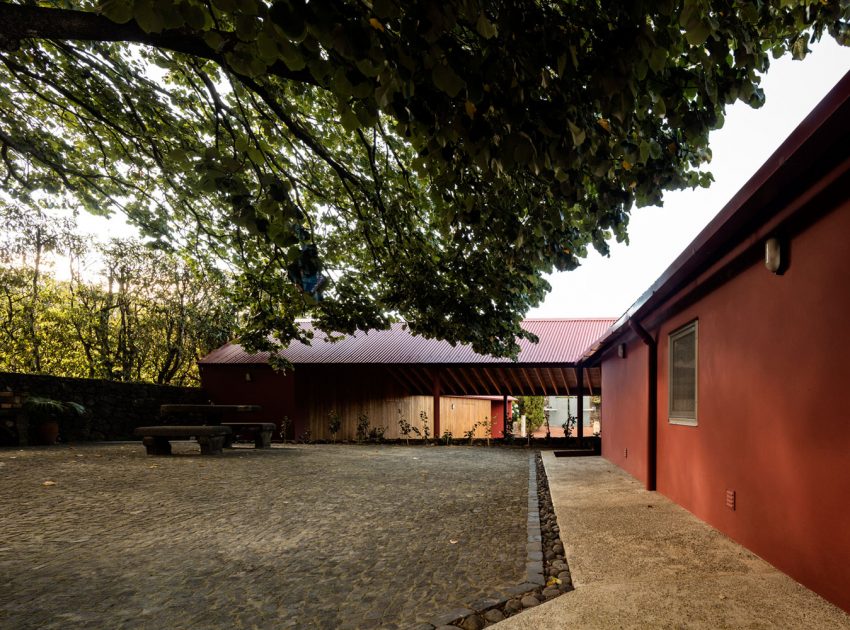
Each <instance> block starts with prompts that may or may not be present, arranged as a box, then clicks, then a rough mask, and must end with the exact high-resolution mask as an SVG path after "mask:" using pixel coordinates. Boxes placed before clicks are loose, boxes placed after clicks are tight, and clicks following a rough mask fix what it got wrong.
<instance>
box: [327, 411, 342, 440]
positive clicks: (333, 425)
mask: <svg viewBox="0 0 850 630" xmlns="http://www.w3.org/2000/svg"><path fill="white" fill-rule="evenodd" d="M341 426H342V421H341V420H340V419H339V414H338V413H337V412H336V411H334V410H331V412H330V413H329V414H328V430H329V431H330V432H331V439H332V440H333V443H334V444H336V434H337V433H339V428H340V427H341Z"/></svg>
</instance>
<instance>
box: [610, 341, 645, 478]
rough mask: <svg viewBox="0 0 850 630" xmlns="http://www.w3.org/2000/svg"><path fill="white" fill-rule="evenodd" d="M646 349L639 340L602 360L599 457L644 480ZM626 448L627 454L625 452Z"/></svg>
mask: <svg viewBox="0 0 850 630" xmlns="http://www.w3.org/2000/svg"><path fill="white" fill-rule="evenodd" d="M647 358H648V354H647V348H646V345H644V343H643V342H642V341H640V340H634V341H632V342H630V343H628V344H627V346H626V358H625V359H621V358H620V357H619V356H618V355H617V353H616V352H614V353H613V354H612V356H609V357H608V358H607V359H606V360H605V361H604V362H603V363H602V382H603V389H604V391H603V394H602V410H601V424H602V456H603V457H604V458H605V459H607V460H608V461H610V462H612V463H614V464H616V465H617V466H619V467H620V468H623V469H624V470H626V471H627V472H628V473H629V474H631V475H632V476H634V477H636V478H638V479H640V480H641V481H644V482H645V481H646V417H647V416H646V403H647V380H646V379H647ZM626 449H628V455H626Z"/></svg>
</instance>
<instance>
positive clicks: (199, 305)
mask: <svg viewBox="0 0 850 630" xmlns="http://www.w3.org/2000/svg"><path fill="white" fill-rule="evenodd" d="M57 225H65V223H64V222H62V221H57V220H56V219H51V218H50V217H49V216H47V215H45V216H43V217H42V220H41V221H40V222H39V223H38V224H37V226H36V227H37V229H38V230H39V231H40V233H42V234H50V233H54V231H55V230H57V229H58V228H57ZM29 227H32V226H29ZM18 228H19V229H20V230H21V231H20V232H16V231H10V232H8V233H7V236H8V237H9V239H10V240H13V241H14V242H15V243H17V247H18V250H17V251H18V252H19V254H20V255H19V256H18V257H17V258H15V259H11V260H7V261H6V262H5V263H4V264H0V299H2V305H3V311H2V313H3V314H2V319H0V370H7V371H16V372H32V373H48V374H55V375H58V376H78V377H86V378H106V379H113V380H121V381H147V382H154V383H161V384H188V383H194V382H197V381H198V372H197V366H196V362H197V360H198V359H199V358H201V356H203V355H204V354H206V353H207V352H209V351H210V350H212V349H214V348H216V347H218V346H220V345H221V344H223V343H225V342H226V341H227V340H228V339H229V338H230V336H231V335H232V334H233V331H234V329H235V326H236V310H235V308H234V306H233V303H232V301H231V300H230V299H229V297H228V294H229V292H230V290H231V286H230V282H229V280H228V277H227V275H226V274H225V273H224V272H222V271H221V270H219V269H217V268H214V267H208V266H205V265H204V264H202V263H198V262H196V261H192V260H187V259H182V258H180V257H178V256H175V255H173V254H168V253H165V252H161V251H154V250H151V249H150V248H148V247H145V246H143V245H142V244H141V243H139V242H137V241H133V240H112V241H110V242H108V243H105V244H101V245H99V246H97V247H92V248H91V249H85V248H83V247H82V240H83V239H82V238H81V237H80V236H79V235H78V234H75V233H73V232H70V233H67V234H65V235H64V238H65V241H66V242H71V243H75V245H74V248H73V252H71V253H72V254H73V255H72V256H71V257H70V258H69V260H70V268H71V273H70V279H69V280H57V279H56V276H55V275H54V272H53V266H54V264H55V263H54V261H53V257H52V256H51V255H49V254H44V252H43V250H42V253H41V254H39V255H36V252H38V251H39V249H38V248H39V247H41V241H39V240H38V239H31V238H28V237H26V235H25V231H26V230H27V229H29V228H28V224H23V223H22V224H19V225H18ZM64 252H65V253H66V254H67V253H69V252H70V250H68V249H66V250H64ZM54 253H55V252H54ZM36 261H38V262H36ZM36 265H37V266H36ZM95 267H100V268H101V270H100V272H99V273H95V272H94V268H95ZM36 269H38V271H36ZM36 276H37V279H36V281H35V283H34V282H33V278H34V277H36ZM34 349H38V353H39V354H38V356H39V357H40V360H39V361H38V362H36V361H35V360H34V359H33V356H34Z"/></svg>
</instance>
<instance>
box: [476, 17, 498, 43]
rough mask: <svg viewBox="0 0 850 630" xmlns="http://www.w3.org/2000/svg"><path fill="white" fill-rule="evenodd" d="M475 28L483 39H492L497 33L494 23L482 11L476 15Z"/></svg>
mask: <svg viewBox="0 0 850 630" xmlns="http://www.w3.org/2000/svg"><path fill="white" fill-rule="evenodd" d="M475 30H477V31H478V34H479V35H481V37H483V38H484V39H493V38H494V37H495V36H496V35H498V33H499V31H498V29H497V28H496V25H495V24H493V23H492V22H491V21H490V20H488V19H487V16H486V15H484V14H483V13H482V14H481V15H479V16H478V21H477V22H476V23H475Z"/></svg>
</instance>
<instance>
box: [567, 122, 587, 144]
mask: <svg viewBox="0 0 850 630" xmlns="http://www.w3.org/2000/svg"><path fill="white" fill-rule="evenodd" d="M569 127H570V134H571V135H572V137H573V145H575V146H577V147H578V146H581V145H582V144H583V143H584V140H585V138H586V137H587V134H586V133H585V131H584V129H581V128H580V127H579V126H578V125H576V124H575V123H574V122H573V121H569Z"/></svg>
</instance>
